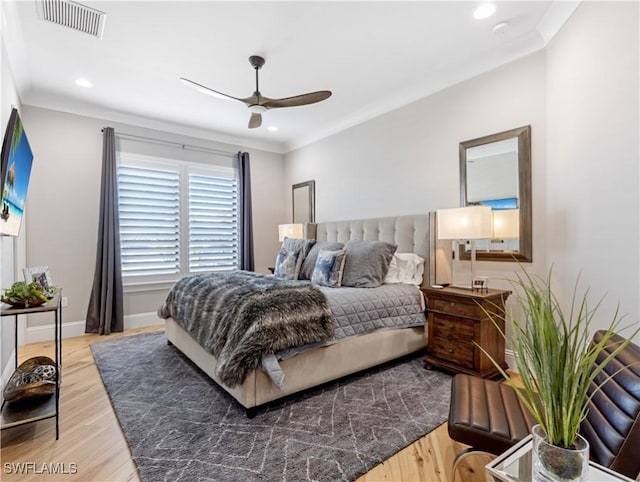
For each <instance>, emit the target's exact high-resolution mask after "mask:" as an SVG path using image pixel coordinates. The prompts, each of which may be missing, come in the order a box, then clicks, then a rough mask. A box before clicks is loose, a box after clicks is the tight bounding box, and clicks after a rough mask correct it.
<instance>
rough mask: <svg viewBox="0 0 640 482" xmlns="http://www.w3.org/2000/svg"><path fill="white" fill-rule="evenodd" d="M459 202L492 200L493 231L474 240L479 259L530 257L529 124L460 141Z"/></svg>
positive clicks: (489, 203) (463, 252)
mask: <svg viewBox="0 0 640 482" xmlns="http://www.w3.org/2000/svg"><path fill="white" fill-rule="evenodd" d="M460 204H461V205H462V206H474V205H483V206H491V210H492V214H493V237H492V239H490V240H481V241H477V242H476V250H477V251H476V259H478V260H491V261H514V260H518V261H524V262H531V261H532V238H531V126H524V127H518V128H517V129H511V130H508V131H505V132H500V133H498V134H492V135H489V136H485V137H480V138H478V139H472V140H470V141H466V142H461V143H460ZM460 256H461V258H462V259H469V249H468V248H466V247H465V246H462V247H461V252H460Z"/></svg>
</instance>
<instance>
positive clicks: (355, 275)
mask: <svg viewBox="0 0 640 482" xmlns="http://www.w3.org/2000/svg"><path fill="white" fill-rule="evenodd" d="M344 249H345V250H346V251H347V259H346V261H345V265H344V274H343V276H342V286H354V287H356V288H376V287H378V286H380V285H381V284H382V283H383V281H384V277H385V276H386V275H387V271H389V264H390V263H391V258H393V253H395V252H396V249H398V246H397V245H395V244H392V243H387V242H385V241H362V240H359V239H352V240H351V241H348V242H347V244H345V246H344Z"/></svg>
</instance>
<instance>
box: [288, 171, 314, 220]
mask: <svg viewBox="0 0 640 482" xmlns="http://www.w3.org/2000/svg"><path fill="white" fill-rule="evenodd" d="M291 193H292V204H291V205H292V206H293V222H294V223H315V222H316V182H315V181H306V182H300V183H298V184H294V185H293V186H292V187H291Z"/></svg>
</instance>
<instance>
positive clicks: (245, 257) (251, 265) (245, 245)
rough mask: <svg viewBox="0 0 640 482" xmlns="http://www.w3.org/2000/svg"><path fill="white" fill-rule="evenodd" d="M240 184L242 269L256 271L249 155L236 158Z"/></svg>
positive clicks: (242, 154) (237, 155)
mask: <svg viewBox="0 0 640 482" xmlns="http://www.w3.org/2000/svg"><path fill="white" fill-rule="evenodd" d="M235 160H236V163H237V165H238V173H239V175H238V177H239V184H240V253H239V255H240V269H245V270H247V271H254V270H255V262H254V258H253V222H252V221H251V170H250V169H249V153H248V152H238V153H237V154H236V156H235Z"/></svg>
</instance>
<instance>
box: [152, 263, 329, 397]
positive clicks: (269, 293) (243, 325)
mask: <svg viewBox="0 0 640 482" xmlns="http://www.w3.org/2000/svg"><path fill="white" fill-rule="evenodd" d="M158 316H160V317H161V318H169V317H171V318H173V319H174V320H175V321H176V323H178V324H179V325H180V326H182V327H183V328H184V329H185V330H186V331H187V332H188V333H189V334H191V336H192V337H193V338H194V339H195V340H196V341H197V342H198V343H200V345H201V346H202V347H203V348H204V349H205V350H206V351H208V352H209V353H211V354H213V355H214V356H215V357H216V358H217V360H218V365H217V367H216V375H217V376H218V378H219V379H220V380H221V381H222V382H223V383H224V384H225V385H227V386H229V387H234V386H236V385H239V384H241V383H242V382H243V380H244V379H245V377H246V375H247V373H248V372H249V371H250V370H252V369H254V368H258V367H259V366H260V363H261V361H262V357H263V355H266V354H269V353H276V352H278V351H280V350H284V349H286V348H291V347H294V346H298V345H304V344H307V343H315V342H319V341H325V340H329V339H331V337H332V336H333V331H334V319H333V315H332V314H331V310H330V309H329V306H328V302H327V299H326V297H325V295H324V294H323V293H322V291H320V290H319V289H318V288H316V287H315V286H312V285H311V284H310V283H308V282H304V281H285V280H282V279H280V278H275V277H273V276H268V275H260V274H256V273H253V272H249V271H233V272H230V273H229V272H228V273H211V274H200V275H191V276H186V277H184V278H182V279H181V280H180V281H178V282H177V283H176V284H175V286H174V287H173V288H172V289H171V291H170V292H169V295H168V296H167V299H166V300H165V302H164V303H163V305H162V306H160V308H159V309H158Z"/></svg>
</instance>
